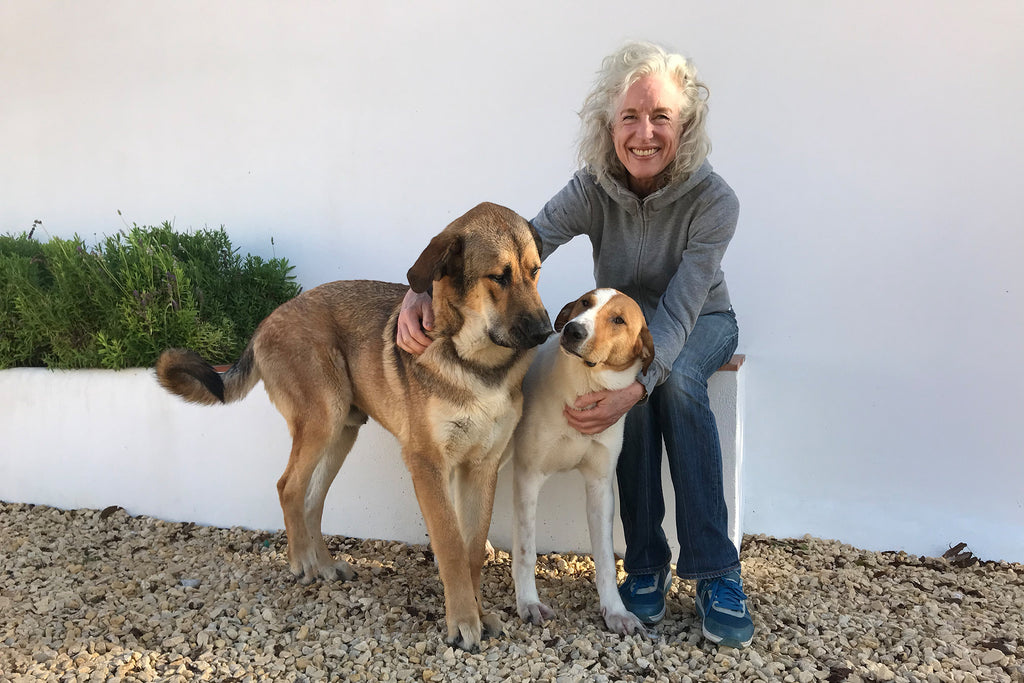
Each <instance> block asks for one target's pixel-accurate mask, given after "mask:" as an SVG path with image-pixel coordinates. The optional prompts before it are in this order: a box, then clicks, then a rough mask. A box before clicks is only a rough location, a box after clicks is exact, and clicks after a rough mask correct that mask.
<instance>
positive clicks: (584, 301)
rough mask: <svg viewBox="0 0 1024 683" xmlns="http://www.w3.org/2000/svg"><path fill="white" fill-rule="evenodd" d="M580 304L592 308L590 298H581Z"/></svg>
mask: <svg viewBox="0 0 1024 683" xmlns="http://www.w3.org/2000/svg"><path fill="white" fill-rule="evenodd" d="M580 306H582V307H583V308H590V306H591V303H590V299H580Z"/></svg>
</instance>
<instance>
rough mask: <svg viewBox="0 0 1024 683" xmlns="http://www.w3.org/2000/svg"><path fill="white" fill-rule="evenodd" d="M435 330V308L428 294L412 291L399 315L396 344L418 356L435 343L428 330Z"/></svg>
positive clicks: (407, 293)
mask: <svg viewBox="0 0 1024 683" xmlns="http://www.w3.org/2000/svg"><path fill="white" fill-rule="evenodd" d="M432 329H434V306H433V302H432V301H431V299H430V295H429V294H427V293H426V292H422V293H420V294H417V293H416V292H414V291H412V290H411V289H410V290H409V291H408V292H406V293H405V298H404V299H402V310H401V311H399V313H398V333H397V335H396V339H395V342H396V343H397V344H398V348H400V349H402V350H404V351H408V352H409V353H411V354H413V355H415V356H418V355H420V354H421V353H423V352H424V351H426V350H427V347H428V346H430V343H431V342H432V341H433V340H432V339H431V338H430V337H429V336H428V335H427V330H432Z"/></svg>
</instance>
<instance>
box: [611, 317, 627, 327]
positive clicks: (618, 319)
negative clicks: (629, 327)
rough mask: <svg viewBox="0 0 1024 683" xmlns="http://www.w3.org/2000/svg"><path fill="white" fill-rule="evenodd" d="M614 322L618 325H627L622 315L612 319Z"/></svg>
mask: <svg viewBox="0 0 1024 683" xmlns="http://www.w3.org/2000/svg"><path fill="white" fill-rule="evenodd" d="M612 322H613V323H615V324H616V325H625V324H626V321H625V320H623V319H622V316H621V315H617V316H615V317H614V318H612Z"/></svg>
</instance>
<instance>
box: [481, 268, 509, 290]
mask: <svg viewBox="0 0 1024 683" xmlns="http://www.w3.org/2000/svg"><path fill="white" fill-rule="evenodd" d="M487 277H488V278H489V279H490V280H491V281H493V282H496V283H498V284H499V285H500V286H501V287H508V286H509V284H510V283H511V282H512V269H511V268H508V267H506V268H505V271H504V272H503V273H502V274H501V275H488V276H487Z"/></svg>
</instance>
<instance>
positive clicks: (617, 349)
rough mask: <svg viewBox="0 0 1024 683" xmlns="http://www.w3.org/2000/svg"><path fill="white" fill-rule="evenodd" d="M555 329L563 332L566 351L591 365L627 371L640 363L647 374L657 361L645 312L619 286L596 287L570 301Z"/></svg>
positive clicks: (562, 345) (562, 344)
mask: <svg viewBox="0 0 1024 683" xmlns="http://www.w3.org/2000/svg"><path fill="white" fill-rule="evenodd" d="M555 331H556V332H560V333H561V347H562V350H563V351H564V352H565V353H568V354H569V355H572V356H577V357H579V358H580V359H581V360H582V361H583V362H584V363H585V364H586V365H587V367H590V368H594V367H600V368H601V369H608V370H613V371H624V370H629V369H630V368H633V366H635V365H639V367H640V369H641V371H642V372H644V373H646V372H647V368H648V367H650V365H651V361H653V360H654V341H653V340H652V339H651V333H650V331H649V330H648V329H647V321H646V320H645V319H644V314H643V311H641V310H640V306H639V305H638V304H637V303H636V302H635V301H634V300H633V299H632V298H630V297H629V296H627V295H625V294H623V293H622V292H620V291H618V290H615V289H595V290H593V291H590V292H587V293H586V294H584V295H583V296H581V297H580V298H579V299H577V300H576V301H573V302H571V303H568V304H566V305H565V307H563V308H562V310H561V312H560V313H559V314H558V317H557V318H556V319H555ZM634 372H635V370H634Z"/></svg>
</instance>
